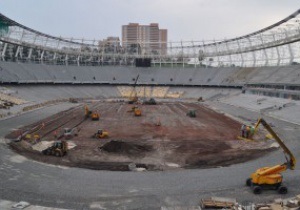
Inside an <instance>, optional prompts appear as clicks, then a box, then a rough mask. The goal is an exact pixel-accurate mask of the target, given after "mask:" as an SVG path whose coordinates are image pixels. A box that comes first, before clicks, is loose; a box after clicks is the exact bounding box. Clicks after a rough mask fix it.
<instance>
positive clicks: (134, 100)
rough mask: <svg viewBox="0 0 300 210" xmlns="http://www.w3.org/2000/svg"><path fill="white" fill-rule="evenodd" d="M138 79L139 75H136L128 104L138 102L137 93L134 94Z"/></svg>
mask: <svg viewBox="0 0 300 210" xmlns="http://www.w3.org/2000/svg"><path fill="white" fill-rule="evenodd" d="M139 77H140V75H139V74H138V75H137V77H136V78H135V82H134V84H133V90H132V92H131V93H130V97H129V101H128V103H129V104H133V103H136V102H137V101H138V97H137V92H136V89H135V86H136V83H137V81H138V79H139Z"/></svg>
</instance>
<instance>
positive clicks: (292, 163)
mask: <svg viewBox="0 0 300 210" xmlns="http://www.w3.org/2000/svg"><path fill="white" fill-rule="evenodd" d="M259 124H262V125H263V126H264V128H265V129H266V130H267V131H268V132H269V133H270V134H271V135H272V136H273V138H274V139H275V141H276V142H277V143H278V144H279V146H280V147H281V148H282V149H283V151H284V153H285V154H287V155H288V157H287V156H286V159H287V161H286V163H284V164H282V165H280V166H285V167H286V168H285V170H286V169H291V170H294V169H295V167H296V158H295V157H294V155H293V153H292V152H291V151H290V150H289V148H287V146H286V145H285V144H284V143H283V141H282V140H281V139H280V138H279V136H278V135H277V133H275V131H274V130H273V129H272V128H271V126H270V125H269V124H268V123H267V122H266V121H265V120H264V119H263V118H260V119H259V120H258V121H257V123H256V126H255V129H256V128H257V127H258V126H259ZM272 168H273V167H272Z"/></svg>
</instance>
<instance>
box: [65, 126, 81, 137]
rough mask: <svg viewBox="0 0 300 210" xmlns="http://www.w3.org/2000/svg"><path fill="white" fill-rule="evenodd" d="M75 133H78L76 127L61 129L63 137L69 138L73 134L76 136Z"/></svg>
mask: <svg viewBox="0 0 300 210" xmlns="http://www.w3.org/2000/svg"><path fill="white" fill-rule="evenodd" d="M77 135H78V129H77V128H76V127H75V128H64V129H63V137H64V138H65V139H71V138H73V136H77Z"/></svg>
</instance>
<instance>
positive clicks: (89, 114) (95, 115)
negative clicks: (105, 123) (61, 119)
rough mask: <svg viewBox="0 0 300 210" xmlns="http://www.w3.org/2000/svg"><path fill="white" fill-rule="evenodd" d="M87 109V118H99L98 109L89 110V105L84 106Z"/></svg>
mask: <svg viewBox="0 0 300 210" xmlns="http://www.w3.org/2000/svg"><path fill="white" fill-rule="evenodd" d="M84 109H85V118H91V119H92V120H99V118H100V114H99V113H98V112H96V111H91V110H89V107H88V106H87V105H85V106H84Z"/></svg>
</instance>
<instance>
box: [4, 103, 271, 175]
mask: <svg viewBox="0 0 300 210" xmlns="http://www.w3.org/2000/svg"><path fill="white" fill-rule="evenodd" d="M88 106H89V108H90V110H93V111H98V112H99V113H100V120H99V121H92V120H91V119H90V118H88V119H85V116H84V107H83V105H79V106H78V107H75V108H72V109H70V110H67V111H64V112H61V113H58V114H56V115H53V116H51V117H49V118H47V119H44V120H42V121H40V122H37V123H34V124H32V125H28V126H25V127H23V128H21V129H20V130H17V131H14V132H12V133H10V134H9V135H7V136H6V138H9V139H16V138H17V137H18V136H19V135H20V133H24V132H25V131H31V132H32V133H38V134H39V135H40V136H41V137H42V138H41V139H42V141H50V140H55V139H56V138H55V134H56V136H59V134H60V133H61V132H62V130H63V128H67V127H68V128H73V127H77V128H78V130H79V133H78V136H74V137H73V138H72V139H70V140H67V141H71V142H72V143H75V144H76V145H77V146H76V147H75V148H73V149H71V150H69V151H68V153H67V155H65V156H64V157H54V156H46V155H43V154H41V153H40V152H37V151H33V150H32V149H31V146H32V144H34V143H35V142H34V141H25V140H22V141H19V142H11V143H10V146H11V148H12V149H14V150H15V151H17V152H18V153H20V154H22V155H24V156H27V157H29V158H32V159H34V160H37V161H41V162H46V163H51V164H56V165H65V166H71V167H83V168H90V169H97V170H121V171H127V170H132V169H131V168H132V167H131V166H132V165H134V166H136V167H137V168H139V167H143V168H145V169H147V170H171V169H179V168H181V169H183V168H209V167H221V166H228V165H231V164H236V163H241V162H245V161H249V160H251V159H254V158H258V157H260V156H262V155H264V154H266V153H267V152H268V151H270V150H271V149H270V148H269V147H268V143H267V142H263V141H259V142H244V141H241V140H237V136H238V135H239V129H240V127H241V124H240V123H239V122H237V121H235V120H233V119H231V118H229V117H227V116H225V115H224V114H220V113H217V112H216V111H214V110H212V109H210V108H208V107H206V106H204V105H202V104H201V103H185V102H177V103H167V102H164V103H162V102H161V103H159V104H158V105H137V106H138V107H139V108H140V109H141V110H142V116H139V117H136V116H134V113H133V112H131V111H130V110H132V106H134V105H130V104H127V103H125V102H117V101H116V102H105V101H100V102H94V103H90V104H88ZM189 110H196V117H195V118H191V117H189V116H187V115H186V114H187V112H188V111H189ZM158 124H160V126H158ZM33 128H35V130H34V132H33V131H32V129H33ZM98 129H103V130H104V131H107V132H109V137H108V138H105V139H96V138H93V137H92V136H93V134H94V133H96V132H97V130H98Z"/></svg>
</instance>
